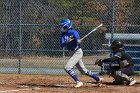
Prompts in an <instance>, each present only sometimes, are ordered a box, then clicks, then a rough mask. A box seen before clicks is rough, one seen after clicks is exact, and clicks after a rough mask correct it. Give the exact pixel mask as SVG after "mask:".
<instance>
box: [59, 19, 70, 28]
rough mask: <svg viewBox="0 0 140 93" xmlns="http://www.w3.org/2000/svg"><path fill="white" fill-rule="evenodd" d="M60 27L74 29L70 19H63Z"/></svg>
mask: <svg viewBox="0 0 140 93" xmlns="http://www.w3.org/2000/svg"><path fill="white" fill-rule="evenodd" d="M59 26H60V27H62V28H66V29H70V28H72V22H71V20H70V19H67V18H66V19H62V20H61V21H60V24H59Z"/></svg>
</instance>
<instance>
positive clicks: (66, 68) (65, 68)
mask: <svg viewBox="0 0 140 93" xmlns="http://www.w3.org/2000/svg"><path fill="white" fill-rule="evenodd" d="M71 69H72V68H70V67H64V70H65V71H66V72H68V71H69V70H71Z"/></svg>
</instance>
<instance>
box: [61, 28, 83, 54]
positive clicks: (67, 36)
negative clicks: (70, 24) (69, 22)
mask: <svg viewBox="0 0 140 93" xmlns="http://www.w3.org/2000/svg"><path fill="white" fill-rule="evenodd" d="M79 39H80V36H79V33H78V32H77V31H76V30H73V29H70V30H68V31H67V32H63V33H62V35H61V47H66V48H67V49H68V50H69V51H73V50H75V49H76V48H80V45H79V44H77V41H78V40H79Z"/></svg>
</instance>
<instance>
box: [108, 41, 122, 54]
mask: <svg viewBox="0 0 140 93" xmlns="http://www.w3.org/2000/svg"><path fill="white" fill-rule="evenodd" d="M110 49H111V50H112V51H113V52H118V51H121V50H123V49H124V45H123V43H122V42H121V41H119V40H114V41H113V42H112V43H111V46H110Z"/></svg>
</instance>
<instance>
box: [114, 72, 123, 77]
mask: <svg viewBox="0 0 140 93" xmlns="http://www.w3.org/2000/svg"><path fill="white" fill-rule="evenodd" d="M114 74H115V75H116V76H122V72H121V71H115V73H114Z"/></svg>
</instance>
